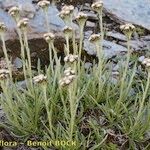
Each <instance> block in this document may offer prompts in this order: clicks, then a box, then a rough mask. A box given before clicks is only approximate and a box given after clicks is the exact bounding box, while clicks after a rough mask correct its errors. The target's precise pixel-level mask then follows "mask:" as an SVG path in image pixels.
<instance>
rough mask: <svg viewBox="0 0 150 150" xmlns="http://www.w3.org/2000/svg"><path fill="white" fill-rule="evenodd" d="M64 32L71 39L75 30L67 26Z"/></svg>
mask: <svg viewBox="0 0 150 150" xmlns="http://www.w3.org/2000/svg"><path fill="white" fill-rule="evenodd" d="M63 32H64V34H65V35H66V36H68V37H71V36H72V32H73V29H72V28H71V27H68V26H65V27H64V28H63Z"/></svg>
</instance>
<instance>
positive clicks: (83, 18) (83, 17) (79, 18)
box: [76, 12, 88, 25]
mask: <svg viewBox="0 0 150 150" xmlns="http://www.w3.org/2000/svg"><path fill="white" fill-rule="evenodd" d="M87 18H88V17H87V15H86V14H85V13H83V12H79V14H78V15H77V17H76V20H77V22H78V24H79V25H84V24H85V22H86V20H87Z"/></svg>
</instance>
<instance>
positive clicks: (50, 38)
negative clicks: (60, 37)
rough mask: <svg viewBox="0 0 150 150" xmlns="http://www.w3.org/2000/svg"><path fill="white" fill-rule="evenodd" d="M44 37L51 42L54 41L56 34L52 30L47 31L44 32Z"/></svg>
mask: <svg viewBox="0 0 150 150" xmlns="http://www.w3.org/2000/svg"><path fill="white" fill-rule="evenodd" d="M44 38H45V40H46V42H47V43H51V42H54V39H55V35H54V34H53V33H51V32H49V33H45V34H44Z"/></svg>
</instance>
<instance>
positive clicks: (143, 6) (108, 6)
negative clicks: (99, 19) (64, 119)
mask: <svg viewBox="0 0 150 150" xmlns="http://www.w3.org/2000/svg"><path fill="white" fill-rule="evenodd" d="M103 2H104V12H105V13H106V14H107V15H108V16H110V17H111V18H112V19H113V20H115V21H116V22H119V23H123V22H130V23H133V24H135V25H138V26H141V27H143V28H145V29H147V30H150V2H149V1H148V0H103Z"/></svg>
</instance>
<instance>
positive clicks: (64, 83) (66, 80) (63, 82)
mask: <svg viewBox="0 0 150 150" xmlns="http://www.w3.org/2000/svg"><path fill="white" fill-rule="evenodd" d="M75 77H76V76H75V75H69V76H65V77H63V78H62V79H61V80H60V81H59V85H60V86H63V87H64V86H67V85H69V84H71V83H72V82H73V80H74V79H75Z"/></svg>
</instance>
